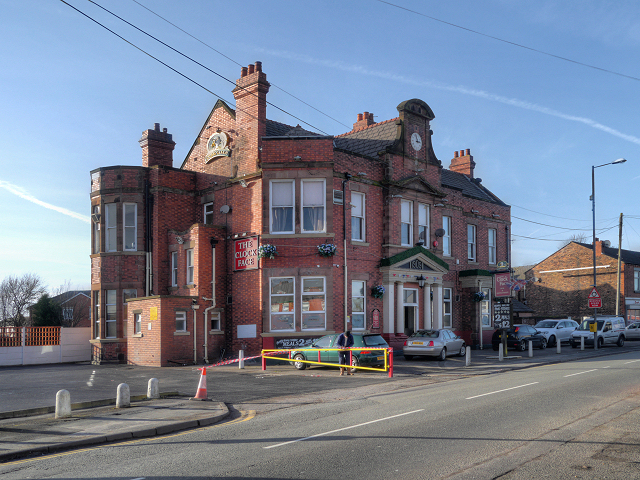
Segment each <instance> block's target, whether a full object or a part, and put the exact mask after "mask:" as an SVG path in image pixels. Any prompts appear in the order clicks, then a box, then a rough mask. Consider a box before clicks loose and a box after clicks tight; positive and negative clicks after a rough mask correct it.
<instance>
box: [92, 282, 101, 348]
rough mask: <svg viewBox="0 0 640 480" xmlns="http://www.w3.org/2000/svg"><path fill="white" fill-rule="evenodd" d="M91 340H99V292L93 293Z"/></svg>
mask: <svg viewBox="0 0 640 480" xmlns="http://www.w3.org/2000/svg"><path fill="white" fill-rule="evenodd" d="M93 338H100V290H96V291H95V292H93Z"/></svg>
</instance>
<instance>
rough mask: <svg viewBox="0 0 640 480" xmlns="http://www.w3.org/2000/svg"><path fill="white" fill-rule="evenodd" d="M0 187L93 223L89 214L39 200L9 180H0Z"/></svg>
mask: <svg viewBox="0 0 640 480" xmlns="http://www.w3.org/2000/svg"><path fill="white" fill-rule="evenodd" d="M0 188H4V189H5V190H7V191H9V192H11V193H13V194H14V195H17V196H19V197H20V198H23V199H25V200H27V201H29V202H32V203H35V204H36V205H40V206H41V207H44V208H48V209H49V210H55V211H56V212H59V213H62V214H63V215H67V216H69V217H73V218H75V219H77V220H82V221H83V222H87V223H91V218H90V217H89V216H88V215H81V214H79V213H76V212H72V211H71V210H68V209H66V208H63V207H57V206H55V205H51V204H50V203H47V202H43V201H42V200H38V199H37V198H36V197H34V196H33V195H31V194H30V193H28V192H26V191H25V190H24V189H23V188H22V187H18V186H17V185H13V184H11V183H9V182H5V181H4V180H0Z"/></svg>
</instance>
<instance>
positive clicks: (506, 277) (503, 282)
mask: <svg viewBox="0 0 640 480" xmlns="http://www.w3.org/2000/svg"><path fill="white" fill-rule="evenodd" d="M494 279H495V280H494V281H495V288H494V291H495V294H496V297H510V296H511V272H505V273H497V274H496V275H495V276H494Z"/></svg>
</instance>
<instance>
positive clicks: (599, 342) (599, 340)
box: [598, 337, 604, 348]
mask: <svg viewBox="0 0 640 480" xmlns="http://www.w3.org/2000/svg"><path fill="white" fill-rule="evenodd" d="M603 345H604V338H602V337H598V348H602V346H603Z"/></svg>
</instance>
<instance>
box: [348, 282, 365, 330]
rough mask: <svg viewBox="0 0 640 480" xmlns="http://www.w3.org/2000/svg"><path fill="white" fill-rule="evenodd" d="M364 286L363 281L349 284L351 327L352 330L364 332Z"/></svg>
mask: <svg viewBox="0 0 640 480" xmlns="http://www.w3.org/2000/svg"><path fill="white" fill-rule="evenodd" d="M365 291H366V284H365V281H364V280H354V281H352V282H351V327H352V328H353V329H354V330H364V329H365V328H366V326H367V323H366V321H365V320H366V315H365V311H366V310H365V298H366V297H365V295H364V292H365Z"/></svg>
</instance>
